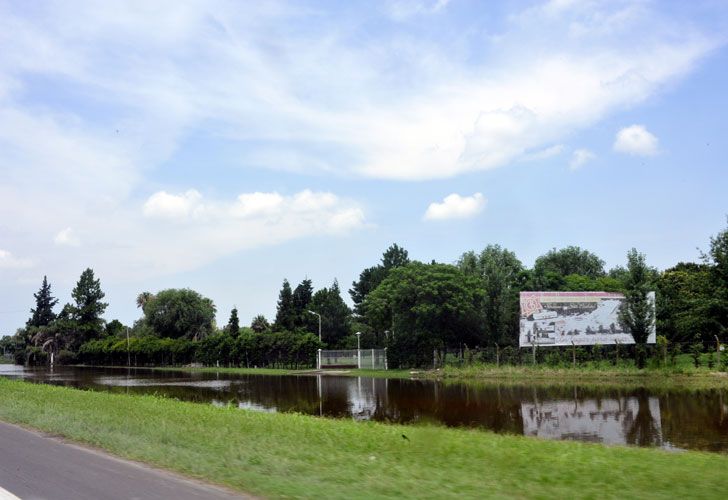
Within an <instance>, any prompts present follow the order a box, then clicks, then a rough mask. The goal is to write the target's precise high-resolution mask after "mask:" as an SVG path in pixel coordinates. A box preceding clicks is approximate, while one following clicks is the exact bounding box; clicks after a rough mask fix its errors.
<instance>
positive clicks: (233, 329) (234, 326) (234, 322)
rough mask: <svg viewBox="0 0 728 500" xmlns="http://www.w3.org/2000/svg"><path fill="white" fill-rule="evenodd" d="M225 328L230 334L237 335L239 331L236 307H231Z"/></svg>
mask: <svg viewBox="0 0 728 500" xmlns="http://www.w3.org/2000/svg"><path fill="white" fill-rule="evenodd" d="M225 329H226V330H227V331H228V333H230V335H237V334H238V333H240V320H239V319H238V308H237V307H233V310H232V311H230V319H229V320H228V324H227V326H226V327H225Z"/></svg>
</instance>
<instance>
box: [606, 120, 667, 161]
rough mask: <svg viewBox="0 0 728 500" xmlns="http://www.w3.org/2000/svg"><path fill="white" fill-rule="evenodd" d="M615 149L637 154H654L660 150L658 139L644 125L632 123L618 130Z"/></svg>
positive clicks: (620, 151)
mask: <svg viewBox="0 0 728 500" xmlns="http://www.w3.org/2000/svg"><path fill="white" fill-rule="evenodd" d="M614 150H615V151H617V152H619V153H626V154H629V155H635V156H654V155H656V154H657V152H658V140H657V137H655V136H654V135H652V134H651V133H650V132H648V131H647V129H646V128H645V126H644V125H630V126H629V127H624V128H623V129H621V130H620V131H619V132H617V136H616V138H615V139H614Z"/></svg>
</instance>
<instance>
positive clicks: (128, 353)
mask: <svg viewBox="0 0 728 500" xmlns="http://www.w3.org/2000/svg"><path fill="white" fill-rule="evenodd" d="M126 366H127V367H128V368H131V351H130V350H129V327H128V326H127V327H126Z"/></svg>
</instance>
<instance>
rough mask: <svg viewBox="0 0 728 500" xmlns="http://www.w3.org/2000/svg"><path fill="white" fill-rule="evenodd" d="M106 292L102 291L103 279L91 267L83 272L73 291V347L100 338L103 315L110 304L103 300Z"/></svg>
mask: <svg viewBox="0 0 728 500" xmlns="http://www.w3.org/2000/svg"><path fill="white" fill-rule="evenodd" d="M105 296H106V294H105V293H104V292H103V291H101V281H100V280H98V279H96V278H95V276H94V271H93V269H91V268H88V269H86V270H85V271H84V272H83V273H81V277H80V278H79V279H78V283H76V287H75V288H74V289H73V292H71V297H73V300H74V301H75V304H74V307H73V319H74V321H75V324H76V334H75V335H74V339H73V347H75V348H78V347H79V346H80V345H81V344H82V343H83V342H85V341H87V340H91V339H94V338H98V337H99V336H101V334H102V332H103V323H104V320H103V319H102V318H101V315H102V314H104V311H106V307H107V306H108V305H109V304H107V303H106V302H102V299H103V298H104V297H105Z"/></svg>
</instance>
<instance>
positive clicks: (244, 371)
mask: <svg viewBox="0 0 728 500" xmlns="http://www.w3.org/2000/svg"><path fill="white" fill-rule="evenodd" d="M151 369H152V370H159V371H183V372H193V373H195V372H196V373H225V374H230V375H311V374H318V373H324V374H326V373H329V374H331V375H339V376H345V377H373V378H411V377H412V376H414V375H413V374H418V373H421V372H420V371H412V370H366V369H362V370H358V369H347V370H323V371H318V370H315V369H310V368H309V369H303V370H289V369H285V368H223V367H220V368H216V367H214V366H205V367H195V368H190V367H181V366H180V367H172V366H165V367H155V368H151Z"/></svg>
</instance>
